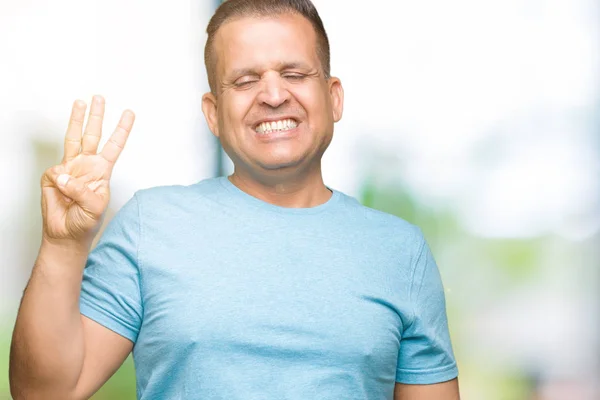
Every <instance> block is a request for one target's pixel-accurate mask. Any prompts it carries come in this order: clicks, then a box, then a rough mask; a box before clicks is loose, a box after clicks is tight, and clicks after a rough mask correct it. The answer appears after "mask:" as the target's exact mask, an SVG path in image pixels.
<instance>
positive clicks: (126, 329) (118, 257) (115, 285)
mask: <svg viewBox="0 0 600 400" xmlns="http://www.w3.org/2000/svg"><path fill="white" fill-rule="evenodd" d="M139 241H140V220H139V209H138V200H137V195H136V196H134V197H133V198H132V199H131V200H130V201H129V202H128V203H127V204H125V205H124V206H123V207H122V208H121V210H119V212H118V213H117V215H115V217H114V218H113V219H112V220H111V221H110V222H109V224H108V225H107V227H106V229H105V230H104V233H103V234H102V237H101V238H100V240H99V241H98V244H97V246H96V247H95V248H94V249H93V250H92V252H91V253H90V255H89V257H88V260H87V263H86V267H85V270H84V273H83V282H82V286H81V294H80V301H79V308H80V312H81V314H83V315H85V316H86V317H88V318H90V319H92V320H94V321H96V322H98V323H99V324H101V325H103V326H105V327H106V328H108V329H110V330H112V331H114V332H116V333H118V334H119V335H121V336H124V337H125V338H127V339H129V340H131V341H132V342H134V343H135V341H136V339H137V336H138V333H139V330H140V326H141V323H142V311H143V310H142V300H141V293H140V271H139V262H138V247H139Z"/></svg>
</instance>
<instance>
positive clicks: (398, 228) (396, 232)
mask: <svg viewBox="0 0 600 400" xmlns="http://www.w3.org/2000/svg"><path fill="white" fill-rule="evenodd" d="M340 194H341V196H342V198H343V201H344V203H345V205H346V207H345V209H346V212H347V213H348V219H349V221H352V223H353V224H355V225H356V228H359V229H364V230H365V231H366V232H371V233H372V232H376V233H377V234H378V236H379V237H382V236H384V237H393V238H395V240H400V241H402V242H403V243H404V244H407V243H412V244H414V245H415V246H416V247H420V246H421V245H422V244H423V242H424V236H423V232H422V231H421V229H420V228H419V227H418V226H416V225H414V224H412V223H410V222H408V221H407V220H405V219H404V218H402V217H401V216H397V215H393V214H390V213H386V212H384V211H380V210H376V209H374V208H371V207H368V206H365V205H363V204H361V203H360V202H359V201H358V200H357V199H356V198H354V197H351V196H349V195H347V194H344V193H341V192H340Z"/></svg>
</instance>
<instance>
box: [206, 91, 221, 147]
mask: <svg viewBox="0 0 600 400" xmlns="http://www.w3.org/2000/svg"><path fill="white" fill-rule="evenodd" d="M202 112H203V113H204V118H206V123H207V124H208V128H209V129H210V131H211V132H212V134H213V135H215V136H216V137H219V117H218V115H217V98H216V97H215V95H214V94H212V93H211V92H208V93H205V94H204V96H202Z"/></svg>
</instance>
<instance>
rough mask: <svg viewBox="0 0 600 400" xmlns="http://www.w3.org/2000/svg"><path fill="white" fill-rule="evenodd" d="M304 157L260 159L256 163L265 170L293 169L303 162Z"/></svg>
mask: <svg viewBox="0 0 600 400" xmlns="http://www.w3.org/2000/svg"><path fill="white" fill-rule="evenodd" d="M304 161H305V158H304V157H293V158H292V157H288V158H280V159H271V160H262V161H260V162H259V163H258V164H259V165H260V167H262V168H263V169H265V170H267V171H277V170H282V169H293V168H297V167H299V166H300V165H302V164H303V162H304Z"/></svg>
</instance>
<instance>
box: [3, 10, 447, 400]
mask: <svg viewBox="0 0 600 400" xmlns="http://www.w3.org/2000/svg"><path fill="white" fill-rule="evenodd" d="M208 34H209V37H208V42H207V45H206V53H205V54H206V67H207V70H208V77H209V81H210V82H209V83H210V88H211V92H210V93H208V94H206V95H205V96H204V97H203V103H202V108H203V111H204V114H205V116H206V120H207V122H208V125H209V127H210V129H211V131H212V132H213V133H214V134H215V135H216V136H217V137H218V138H219V139H220V141H221V143H222V144H223V147H224V149H225V150H226V151H227V153H228V154H229V156H230V157H231V159H232V160H233V162H234V165H235V172H234V173H233V175H231V176H230V177H219V178H214V179H206V180H203V181H201V182H199V183H197V184H194V185H190V186H171V187H160V188H152V189H148V190H142V191H139V192H137V193H136V195H135V196H134V197H133V198H132V199H131V200H130V201H129V202H128V203H127V204H126V205H125V206H124V207H123V208H122V209H121V210H120V211H119V213H118V215H117V216H116V217H115V218H114V219H113V220H112V221H111V223H110V224H109V225H108V227H107V229H106V231H105V232H104V233H103V235H102V237H101V240H100V242H99V244H98V245H97V246H96V248H95V249H94V250H93V251H92V252H91V253H89V251H90V248H91V244H92V240H93V238H94V236H95V235H96V233H97V232H98V227H99V224H100V221H101V217H102V215H103V213H104V211H105V209H106V207H107V204H108V201H109V180H110V176H111V174H112V169H113V166H114V164H115V162H116V160H117V158H118V156H119V154H120V153H121V150H122V148H123V146H124V145H125V142H126V139H127V136H128V134H129V132H130V130H131V128H132V125H133V119H134V116H133V113H131V112H130V111H126V112H124V113H123V116H122V118H121V121H120V122H119V126H118V128H117V129H116V131H115V132H114V133H113V135H112V136H111V138H110V140H109V141H108V142H107V144H106V145H105V146H104V148H103V149H102V151H100V152H98V143H99V141H100V136H101V126H102V118H103V113H104V101H103V99H102V98H101V97H95V98H94V100H93V101H92V104H91V107H90V116H89V119H88V123H87V125H86V126H85V129H84V128H83V119H84V114H85V109H86V106H85V104H84V103H83V102H80V101H78V102H76V103H75V105H74V107H73V112H72V116H71V121H70V124H69V127H68V129H67V135H66V140H65V154H64V159H63V161H62V162H61V164H60V165H57V166H55V167H52V168H50V169H49V170H48V171H46V173H45V174H44V176H43V178H42V215H43V221H44V228H43V240H42V244H41V246H40V252H39V255H38V259H37V261H36V264H35V266H34V268H33V271H32V275H31V279H30V281H29V283H28V285H27V288H26V290H25V293H24V296H23V301H22V304H21V307H20V310H19V315H18V318H17V323H16V326H15V331H14V335H13V343H12V349H11V365H10V382H11V391H12V394H13V396H14V398H15V399H61V400H63V399H67V400H69V399H85V398H88V397H90V396H91V395H92V394H93V393H94V392H95V391H96V390H97V389H98V388H99V387H100V386H102V385H103V384H104V382H106V381H107V380H108V378H109V377H110V376H111V375H112V374H113V373H114V372H115V370H116V369H117V368H118V367H119V366H120V365H121V364H122V363H123V361H124V360H125V358H126V357H127V355H128V354H129V353H130V352H131V351H132V350H133V356H134V361H135V367H136V374H137V397H138V398H139V399H228V400H232V399H278V400H279V399H303V400H313V399H332V400H333V399H335V400H350V399H373V400H375V399H401V400H417V399H418V400H456V399H458V397H459V395H458V383H457V368H456V362H455V360H454V356H453V352H452V346H451V344H450V338H449V334H448V326H447V320H446V311H445V300H444V291H443V287H442V283H441V279H440V275H439V272H438V269H437V266H436V264H435V261H434V259H433V257H432V254H431V252H430V250H429V247H428V246H427V244H426V242H425V240H424V238H423V235H422V233H421V232H420V230H419V229H418V228H417V227H415V226H412V225H410V224H409V223H407V222H405V221H403V220H401V219H400V218H397V217H394V216H391V215H388V214H384V213H381V212H378V211H375V210H372V209H369V208H366V207H364V206H362V205H360V204H359V203H358V202H357V201H356V200H355V199H353V198H351V197H349V196H347V195H345V194H343V193H341V192H339V191H336V190H334V189H331V188H329V187H328V186H326V185H325V184H324V182H323V179H322V175H321V158H322V156H323V153H324V152H325V150H326V148H327V147H328V145H329V143H330V142H331V139H332V134H333V126H334V123H335V122H337V121H339V120H340V118H341V117H342V108H343V90H342V85H341V83H340V80H339V79H337V78H334V77H331V76H330V71H329V70H330V67H329V44H328V39H327V35H326V33H325V29H324V28H323V24H322V22H321V19H320V18H319V15H318V13H317V11H316V10H315V8H314V6H313V5H312V3H311V2H310V1H309V0H229V1H227V2H226V3H224V4H223V5H222V6H221V7H220V8H219V9H218V11H217V12H216V14H215V16H214V17H213V18H212V20H211V22H210V24H209V27H208ZM373 73H374V74H375V73H376V72H375V71H374V72H373ZM165 142H166V143H168V134H166V136H165ZM157 159H158V162H160V155H157Z"/></svg>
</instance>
